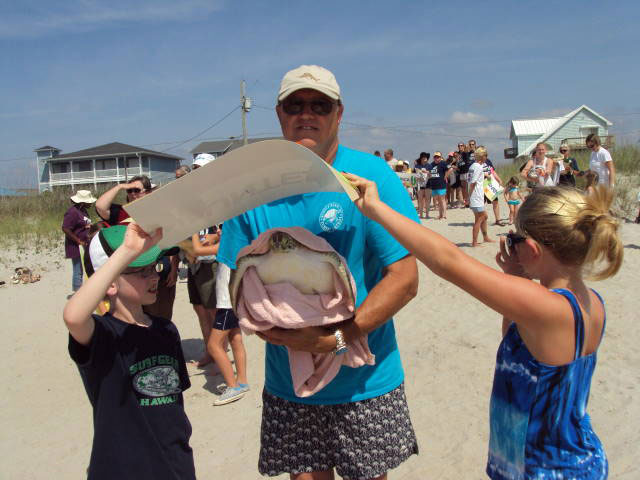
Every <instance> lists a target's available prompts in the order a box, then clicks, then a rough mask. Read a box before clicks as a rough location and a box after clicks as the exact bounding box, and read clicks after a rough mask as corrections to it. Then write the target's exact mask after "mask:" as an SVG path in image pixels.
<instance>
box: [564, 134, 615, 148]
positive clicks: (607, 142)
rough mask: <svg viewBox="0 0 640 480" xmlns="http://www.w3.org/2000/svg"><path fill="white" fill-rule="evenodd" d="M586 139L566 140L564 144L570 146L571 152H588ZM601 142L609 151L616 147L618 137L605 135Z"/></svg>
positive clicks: (574, 138) (573, 138)
mask: <svg viewBox="0 0 640 480" xmlns="http://www.w3.org/2000/svg"><path fill="white" fill-rule="evenodd" d="M586 139H587V138H586V137H572V138H565V139H564V140H562V142H561V143H562V144H564V145H568V146H569V148H570V149H571V150H574V151H575V150H588V148H587V145H586V143H585V142H586ZM600 141H601V142H602V146H603V147H604V148H606V149H607V150H609V149H610V148H613V147H615V145H616V137H615V135H603V136H601V137H600Z"/></svg>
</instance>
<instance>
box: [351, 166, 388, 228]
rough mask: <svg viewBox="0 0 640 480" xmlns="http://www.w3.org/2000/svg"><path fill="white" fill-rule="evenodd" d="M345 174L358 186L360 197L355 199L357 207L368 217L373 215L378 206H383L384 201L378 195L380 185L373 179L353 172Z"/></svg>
mask: <svg viewBox="0 0 640 480" xmlns="http://www.w3.org/2000/svg"><path fill="white" fill-rule="evenodd" d="M344 176H345V178H346V179H347V180H349V181H350V182H351V184H352V185H353V186H354V187H356V189H357V190H358V193H359V194H360V197H359V198H358V199H356V200H354V202H353V203H355V204H356V207H358V209H359V210H360V211H361V212H362V213H363V214H364V215H366V216H367V217H371V215H373V214H374V213H375V211H376V209H377V208H379V207H380V206H382V201H381V200H380V196H379V195H378V187H376V184H375V183H374V182H372V181H371V180H367V179H366V178H361V177H358V176H357V175H353V174H352V173H344Z"/></svg>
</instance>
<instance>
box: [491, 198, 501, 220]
mask: <svg viewBox="0 0 640 480" xmlns="http://www.w3.org/2000/svg"><path fill="white" fill-rule="evenodd" d="M491 203H492V204H493V215H494V217H495V218H496V223H495V224H496V225H501V224H500V202H498V199H497V198H496V199H495V200H494V201H493V202H491Z"/></svg>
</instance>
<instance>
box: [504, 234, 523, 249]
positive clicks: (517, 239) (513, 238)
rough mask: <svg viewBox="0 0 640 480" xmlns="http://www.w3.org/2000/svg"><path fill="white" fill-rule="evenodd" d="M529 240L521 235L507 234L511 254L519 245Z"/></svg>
mask: <svg viewBox="0 0 640 480" xmlns="http://www.w3.org/2000/svg"><path fill="white" fill-rule="evenodd" d="M526 239H527V237H523V236H522V235H519V234H517V233H513V232H510V233H507V241H506V244H507V248H508V249H509V252H512V250H513V248H514V247H515V246H516V245H517V244H519V243H522V242H524V241H525V240H526Z"/></svg>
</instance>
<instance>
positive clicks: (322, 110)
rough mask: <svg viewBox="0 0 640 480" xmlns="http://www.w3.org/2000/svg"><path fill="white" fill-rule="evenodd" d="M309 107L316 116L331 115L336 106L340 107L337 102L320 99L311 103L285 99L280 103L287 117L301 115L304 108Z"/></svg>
mask: <svg viewBox="0 0 640 480" xmlns="http://www.w3.org/2000/svg"><path fill="white" fill-rule="evenodd" d="M306 105H309V108H310V109H311V111H312V112H313V113H315V114H316V115H322V116H325V115H329V114H330V113H331V111H332V110H333V106H334V105H338V104H337V103H336V102H332V101H331V100H325V99H318V100H311V101H310V102H305V101H304V100H297V99H295V98H293V99H285V100H283V101H282V102H280V106H281V107H282V111H283V112H284V113H286V114H287V115H300V114H301V113H302V112H304V107H305V106H306Z"/></svg>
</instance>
